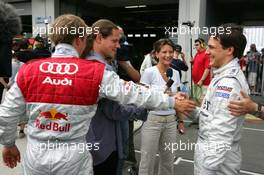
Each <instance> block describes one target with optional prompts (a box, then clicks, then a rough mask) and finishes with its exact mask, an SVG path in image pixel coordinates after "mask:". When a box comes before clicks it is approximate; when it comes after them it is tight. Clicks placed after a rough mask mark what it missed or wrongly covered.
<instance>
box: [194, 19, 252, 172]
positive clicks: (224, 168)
mask: <svg viewBox="0 0 264 175" xmlns="http://www.w3.org/2000/svg"><path fill="white" fill-rule="evenodd" d="M220 28H224V29H225V30H224V31H223V30H222V31H221V30H219V32H218V33H217V34H216V35H215V36H211V37H210V38H209V41H208V49H207V53H208V54H209V58H210V65H211V66H212V67H213V68H214V70H213V76H214V78H213V79H212V81H211V83H210V85H209V87H208V91H207V94H206V96H205V98H204V100H203V103H202V106H201V108H200V109H199V110H195V112H194V113H192V115H191V117H199V132H198V140H197V144H196V147H195V155H194V174H195V175H237V174H239V171H240V165H241V151H240V146H239V141H240V138H241V129H242V125H243V122H244V117H243V116H241V117H234V116H233V115H231V114H230V112H229V111H228V108H227V105H228V102H229V101H230V100H234V99H239V98H240V97H239V94H240V91H241V90H244V91H245V92H248V91H249V88H248V84H247V81H246V79H245V77H244V74H243V72H242V71H241V70H240V66H239V64H238V58H240V57H241V56H242V54H243V51H244V49H245V46H246V42H247V41H246V38H245V36H244V35H243V32H242V29H241V28H240V27H239V26H236V25H234V24H224V25H222V26H220V27H219V29H220ZM221 32H222V33H221Z"/></svg>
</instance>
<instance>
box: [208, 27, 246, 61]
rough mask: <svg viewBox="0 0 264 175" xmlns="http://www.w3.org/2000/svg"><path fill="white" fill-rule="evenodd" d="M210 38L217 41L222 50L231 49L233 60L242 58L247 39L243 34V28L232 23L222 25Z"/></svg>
mask: <svg viewBox="0 0 264 175" xmlns="http://www.w3.org/2000/svg"><path fill="white" fill-rule="evenodd" d="M211 37H213V38H215V39H217V40H219V41H220V44H221V45H222V47H223V49H227V48H229V47H233V48H234V53H233V56H234V57H235V58H239V59H240V58H241V57H242V56H243V53H244V50H245V47H246V45H247V39H246V37H245V35H244V34H243V28H242V27H241V26H239V25H236V24H233V23H227V24H223V25H221V26H219V27H218V30H217V33H216V35H212V36H211Z"/></svg>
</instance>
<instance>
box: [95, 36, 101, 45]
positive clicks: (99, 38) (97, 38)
mask: <svg viewBox="0 0 264 175" xmlns="http://www.w3.org/2000/svg"><path fill="white" fill-rule="evenodd" d="M102 38H103V37H102V35H101V34H100V33H99V34H97V35H96V37H95V42H97V43H99V44H100V43H101V41H102Z"/></svg>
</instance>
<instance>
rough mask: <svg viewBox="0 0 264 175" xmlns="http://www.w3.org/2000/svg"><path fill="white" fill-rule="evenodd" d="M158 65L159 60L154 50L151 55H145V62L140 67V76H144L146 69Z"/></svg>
mask: <svg viewBox="0 0 264 175" xmlns="http://www.w3.org/2000/svg"><path fill="white" fill-rule="evenodd" d="M157 64H158V59H157V58H156V56H155V51H154V50H152V51H151V52H150V53H148V54H147V55H145V57H144V60H143V62H142V64H141V67H140V74H141V75H142V74H143V73H144V71H145V69H147V68H149V67H152V66H155V65H157Z"/></svg>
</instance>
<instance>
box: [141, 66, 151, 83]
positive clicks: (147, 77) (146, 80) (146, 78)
mask: <svg viewBox="0 0 264 175" xmlns="http://www.w3.org/2000/svg"><path fill="white" fill-rule="evenodd" d="M152 75H153V72H151V71H149V69H146V70H145V71H144V72H143V74H142V76H141V78H140V83H143V84H146V85H151V80H152Z"/></svg>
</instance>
